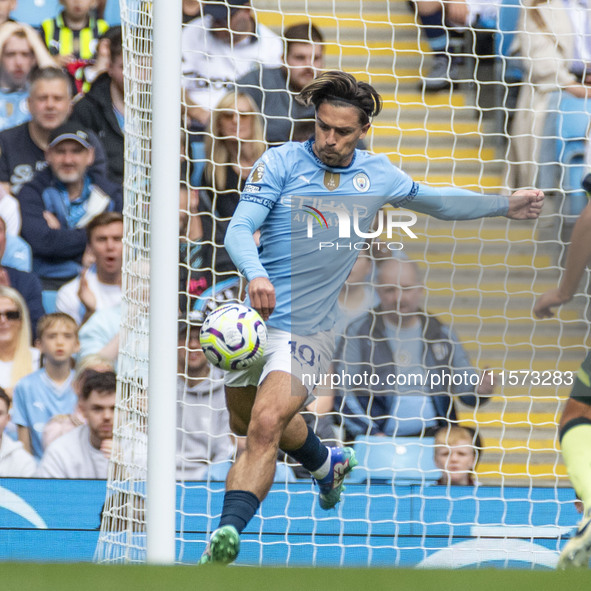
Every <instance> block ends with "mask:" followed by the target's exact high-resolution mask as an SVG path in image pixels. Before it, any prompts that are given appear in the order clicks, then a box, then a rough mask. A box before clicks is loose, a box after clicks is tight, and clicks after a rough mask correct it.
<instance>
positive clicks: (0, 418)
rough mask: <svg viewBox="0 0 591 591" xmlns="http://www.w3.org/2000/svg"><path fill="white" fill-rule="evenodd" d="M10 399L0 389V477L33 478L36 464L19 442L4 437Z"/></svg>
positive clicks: (8, 416)
mask: <svg viewBox="0 0 591 591" xmlns="http://www.w3.org/2000/svg"><path fill="white" fill-rule="evenodd" d="M9 410H10V398H9V397H8V394H6V392H5V391H4V390H3V389H2V388H0V477H6V476H8V477H15V476H17V477H28V476H33V474H34V473H35V470H36V469H37V462H35V459H34V458H33V456H32V455H31V454H30V453H29V452H27V451H26V450H25V448H24V447H23V444H22V443H21V442H20V441H14V439H11V438H10V437H8V436H6V435H4V436H3V434H4V429H5V428H6V425H8V423H9V422H10V413H9Z"/></svg>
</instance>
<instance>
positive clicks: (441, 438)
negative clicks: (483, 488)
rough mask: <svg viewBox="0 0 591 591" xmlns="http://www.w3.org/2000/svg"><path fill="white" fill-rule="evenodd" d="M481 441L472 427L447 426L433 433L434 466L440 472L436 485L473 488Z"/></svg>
mask: <svg viewBox="0 0 591 591" xmlns="http://www.w3.org/2000/svg"><path fill="white" fill-rule="evenodd" d="M481 450H482V440H481V439H480V435H478V433H477V432H476V430H475V429H473V428H472V427H463V426H460V425H448V426H445V427H442V428H441V429H439V431H437V433H435V456H434V460H435V465H436V466H437V467H438V468H439V469H440V470H441V473H442V475H441V478H440V479H439V481H438V482H437V484H443V485H447V484H450V485H452V486H456V485H457V486H473V485H474V484H475V477H476V466H477V465H478V462H479V460H480V453H481Z"/></svg>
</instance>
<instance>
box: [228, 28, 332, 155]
mask: <svg viewBox="0 0 591 591" xmlns="http://www.w3.org/2000/svg"><path fill="white" fill-rule="evenodd" d="M284 37H285V52H284V54H283V65H282V66H281V67H279V68H274V67H263V68H261V69H260V70H259V69H256V70H253V71H252V72H249V73H248V74H246V75H245V76H243V77H242V78H240V79H239V80H238V81H237V82H236V86H237V88H238V90H239V91H240V92H244V93H246V94H248V95H250V96H251V97H252V98H253V99H254V101H255V102H256V104H257V105H258V107H259V109H260V110H261V113H262V114H263V117H264V119H265V138H266V140H267V143H268V144H269V145H270V146H273V145H278V144H283V143H284V142H288V141H290V140H293V139H295V136H294V129H295V127H296V125H297V122H298V121H300V120H302V119H304V120H306V119H307V120H312V121H313V120H314V115H315V113H314V107H313V106H304V105H302V104H300V103H298V102H297V101H296V100H295V97H296V95H297V93H298V92H300V90H302V88H304V86H306V85H307V84H308V83H310V82H312V80H314V78H315V77H316V76H317V75H318V73H319V72H320V71H321V70H322V69H323V68H324V45H323V42H324V37H323V36H322V33H321V32H320V31H319V30H318V29H317V28H316V27H315V26H314V25H313V24H312V23H301V24H298V25H293V26H291V27H289V29H287V30H286V31H285V34H284ZM306 139H307V138H306Z"/></svg>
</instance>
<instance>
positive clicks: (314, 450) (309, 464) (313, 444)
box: [283, 427, 330, 478]
mask: <svg viewBox="0 0 591 591" xmlns="http://www.w3.org/2000/svg"><path fill="white" fill-rule="evenodd" d="M283 451H285V453H287V454H288V455H290V456H291V457H292V458H293V459H294V460H295V461H296V462H298V463H300V464H301V465H302V466H303V467H304V468H305V469H306V470H308V472H311V473H312V475H313V476H314V478H324V476H326V474H328V471H329V470H330V453H329V451H328V447H326V445H324V443H322V441H320V439H318V435H316V433H314V431H313V430H312V429H311V428H310V427H308V436H307V437H306V441H305V442H304V445H302V447H300V448H299V449H295V450H293V451H288V450H283ZM323 468H326V470H325V472H326V473H325V474H324V475H323V476H317V475H316V473H317V472H319V471H322V469H323Z"/></svg>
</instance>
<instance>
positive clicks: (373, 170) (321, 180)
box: [225, 140, 508, 335]
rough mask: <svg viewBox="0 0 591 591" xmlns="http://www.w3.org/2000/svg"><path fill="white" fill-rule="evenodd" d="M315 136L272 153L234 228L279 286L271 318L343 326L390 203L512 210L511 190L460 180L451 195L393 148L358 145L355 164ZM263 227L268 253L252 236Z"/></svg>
mask: <svg viewBox="0 0 591 591" xmlns="http://www.w3.org/2000/svg"><path fill="white" fill-rule="evenodd" d="M312 146H313V140H309V141H307V142H304V143H296V142H290V143H287V144H284V145H283V146H280V147H278V148H273V149H270V150H268V151H267V152H265V154H263V156H262V157H261V158H260V160H259V161H258V162H257V163H256V164H255V166H254V167H253V169H252V171H251V174H250V176H249V178H248V180H247V182H246V184H245V186H244V189H243V193H242V196H241V199H240V203H239V205H238V208H237V209H236V212H235V213H234V216H233V218H232V222H231V223H230V226H229V228H228V232H227V235H226V240H225V244H226V247H227V249H228V251H229V253H230V256H231V257H232V259H233V260H234V263H235V264H236V266H237V267H238V269H239V270H240V271H241V272H242V273H243V274H244V275H245V276H246V278H247V279H248V280H249V281H250V280H252V279H253V278H255V277H261V276H267V277H268V278H269V279H270V281H271V283H272V284H273V286H274V288H275V295H276V306H275V310H274V311H273V314H272V315H271V317H270V318H269V320H268V321H267V324H268V325H269V326H272V327H276V328H279V329H281V330H285V331H288V332H292V333H294V334H298V335H309V334H314V333H316V332H320V331H325V330H330V329H331V328H332V327H333V325H334V323H335V320H336V317H337V314H338V303H337V299H338V294H339V292H340V290H341V287H342V285H343V283H344V282H345V280H346V278H347V276H348V275H349V272H350V271H351V268H352V267H353V264H354V263H355V260H356V258H357V256H358V254H359V252H360V250H363V249H365V248H367V246H366V244H365V243H366V240H367V239H368V238H370V232H369V230H370V227H371V224H372V222H373V221H374V219H375V218H376V215H377V214H378V212H380V210H381V208H382V207H383V206H384V205H386V204H387V203H390V204H391V205H393V206H394V207H405V208H407V209H412V210H415V211H424V212H426V213H431V214H432V215H437V216H438V217H442V218H449V219H471V218H473V217H482V216H485V215H500V214H503V213H505V212H506V211H507V206H508V202H507V199H506V198H504V197H490V198H489V197H488V196H487V197H486V198H483V196H482V195H479V194H476V193H472V192H469V191H464V190H462V189H455V188H454V189H452V190H451V191H450V192H448V193H447V194H445V195H444V194H442V192H441V190H438V189H437V190H433V189H430V188H426V187H425V186H423V185H419V184H418V183H416V182H414V181H413V180H412V179H411V178H410V177H409V176H408V175H407V174H406V173H404V172H402V171H401V170H400V169H398V168H397V167H395V166H394V165H392V164H391V163H390V161H389V160H388V159H387V157H386V156H385V155H375V154H371V153H370V152H366V151H361V150H355V153H354V156H353V160H352V162H351V164H350V165H349V166H347V167H342V168H331V167H329V166H327V165H325V164H324V163H323V162H322V161H321V160H320V159H319V158H318V157H317V156H316V155H315V154H314V151H313V149H312ZM456 201H457V202H456ZM392 214H393V215H392ZM392 214H391V218H392V219H394V221H395V222H396V221H400V222H409V221H410V220H411V216H412V215H413V214H410V213H409V212H406V213H404V212H402V211H401V212H399V213H398V214H397V213H396V212H392ZM380 216H381V217H380V218H379V221H381V227H380V226H379V229H381V230H382V231H383V232H386V230H387V227H388V224H387V218H388V215H387V214H385V213H383V212H382V213H380ZM257 228H260V232H261V233H260V245H259V248H258V257H257V256H256V254H257V253H256V251H254V245H253V243H252V231H254V230H255V229H257ZM408 229H409V231H410V234H409V233H404V232H403V235H404V239H408V240H412V237H411V235H412V234H413V233H412V228H411V227H409V228H408ZM381 233H382V232H378V235H379V234H381ZM380 240H382V239H380ZM383 242H384V244H385V247H386V248H387V245H388V244H400V237H399V235H398V234H396V237H394V235H392V237H391V238H385V239H383ZM395 249H398V247H396V248H395ZM246 303H247V304H248V303H249V302H248V300H247V302H246Z"/></svg>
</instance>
